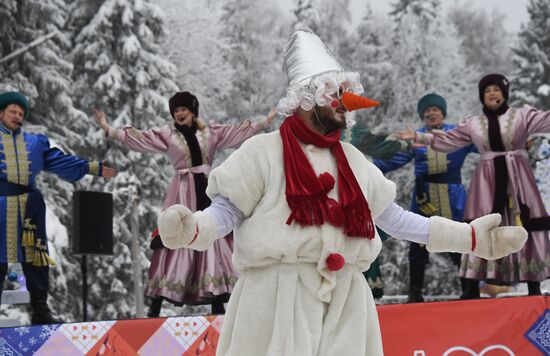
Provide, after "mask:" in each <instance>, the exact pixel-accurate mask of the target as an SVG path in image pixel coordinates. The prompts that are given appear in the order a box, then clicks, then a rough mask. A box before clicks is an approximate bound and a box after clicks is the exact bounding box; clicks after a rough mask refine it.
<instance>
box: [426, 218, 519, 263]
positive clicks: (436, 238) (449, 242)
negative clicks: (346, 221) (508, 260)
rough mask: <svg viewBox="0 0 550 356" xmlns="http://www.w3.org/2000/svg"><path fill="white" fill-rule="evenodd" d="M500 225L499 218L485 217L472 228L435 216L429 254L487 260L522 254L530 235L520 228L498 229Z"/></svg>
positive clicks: (474, 223)
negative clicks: (448, 253)
mask: <svg viewBox="0 0 550 356" xmlns="http://www.w3.org/2000/svg"><path fill="white" fill-rule="evenodd" d="M500 221H501V216H500V214H489V215H485V216H482V217H480V218H477V219H475V220H474V221H472V222H471V223H470V224H466V223H460V222H456V221H452V220H449V219H445V218H442V217H440V216H432V217H431V218H430V240H429V241H428V245H427V246H426V248H427V249H428V251H430V252H460V253H473V254H474V255H476V256H478V257H481V258H484V259H487V260H495V259H498V258H502V257H504V256H507V255H509V254H511V253H514V252H517V251H519V250H520V249H521V248H522V247H523V245H524V244H525V242H526V241H527V231H526V230H525V229H524V228H523V227H520V226H498V225H499V224H500ZM472 229H474V232H475V234H473V233H472ZM473 235H475V238H473V237H472V236H473ZM472 248H474V249H473V251H472Z"/></svg>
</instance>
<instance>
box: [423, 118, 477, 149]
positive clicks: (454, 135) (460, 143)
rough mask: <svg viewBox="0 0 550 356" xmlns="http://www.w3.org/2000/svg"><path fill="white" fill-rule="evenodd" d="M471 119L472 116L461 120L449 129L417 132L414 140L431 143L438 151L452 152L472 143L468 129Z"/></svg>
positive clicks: (424, 143)
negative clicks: (453, 127)
mask: <svg viewBox="0 0 550 356" xmlns="http://www.w3.org/2000/svg"><path fill="white" fill-rule="evenodd" d="M473 119H474V117H469V118H466V119H463V120H461V121H460V122H459V123H458V126H457V127H456V128H455V129H453V130H451V131H446V132H445V131H439V130H437V131H436V130H432V132H431V133H422V132H417V133H416V139H415V142H416V143H420V144H423V145H431V146H432V147H433V149H434V150H436V151H439V152H454V151H456V150H458V149H459V148H462V147H466V146H468V145H469V144H471V143H472V138H471V132H470V130H471V127H472V124H471V120H473Z"/></svg>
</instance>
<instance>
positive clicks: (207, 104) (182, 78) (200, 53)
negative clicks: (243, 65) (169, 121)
mask: <svg viewBox="0 0 550 356" xmlns="http://www.w3.org/2000/svg"><path fill="white" fill-rule="evenodd" d="M161 4H162V7H163V8H166V9H170V11H169V12H167V13H166V17H167V21H166V22H167V28H168V31H169V35H168V36H166V39H165V41H164V43H163V45H162V47H163V51H164V52H165V53H166V54H167V55H168V58H169V59H170V61H171V62H172V63H174V64H175V65H176V68H177V76H176V80H177V82H178V84H179V86H180V87H181V88H182V90H187V91H190V92H191V93H193V94H194V95H196V96H197V98H198V100H199V102H200V116H201V117H202V118H203V119H205V120H206V121H210V120H216V121H219V122H222V121H224V120H225V119H226V117H227V111H226V107H225V106H226V105H231V104H230V103H231V102H232V101H233V98H231V96H230V92H231V90H232V80H233V79H234V78H235V72H234V68H233V67H232V66H231V65H230V63H228V62H227V61H226V60H225V58H226V57H227V56H228V55H229V53H230V52H231V49H232V48H231V47H230V45H229V40H228V37H226V36H225V34H224V28H223V25H222V22H221V16H222V14H223V12H222V7H221V3H219V1H214V2H206V3H203V2H200V3H198V2H196V1H190V0H187V1H178V0H162V2H161Z"/></svg>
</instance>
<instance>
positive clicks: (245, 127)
mask: <svg viewBox="0 0 550 356" xmlns="http://www.w3.org/2000/svg"><path fill="white" fill-rule="evenodd" d="M208 126H209V128H210V132H211V134H212V135H215V136H216V140H215V142H216V149H219V148H232V147H238V146H239V145H241V144H242V143H243V142H244V141H246V140H247V139H249V138H250V137H252V136H254V135H255V134H257V133H258V132H260V131H262V130H264V129H265V127H264V125H263V123H262V121H257V122H254V123H251V122H250V120H246V121H243V123H241V124H240V125H220V124H216V123H210V124H209V125H208Z"/></svg>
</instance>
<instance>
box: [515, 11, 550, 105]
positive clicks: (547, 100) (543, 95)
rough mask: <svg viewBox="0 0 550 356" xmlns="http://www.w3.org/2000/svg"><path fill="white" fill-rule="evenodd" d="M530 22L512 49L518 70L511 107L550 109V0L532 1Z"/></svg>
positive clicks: (523, 26) (522, 30) (516, 70)
mask: <svg viewBox="0 0 550 356" xmlns="http://www.w3.org/2000/svg"><path fill="white" fill-rule="evenodd" d="M527 12H528V13H529V21H528V22H527V23H526V24H524V25H522V27H521V31H520V32H519V43H518V45H517V47H516V48H514V49H513V51H514V53H515V56H514V64H515V67H516V69H515V71H514V74H513V76H512V78H511V81H512V85H511V86H512V90H511V97H512V104H514V105H523V104H529V105H532V106H534V107H537V108H539V109H544V110H548V109H550V21H548V19H549V18H550V1H548V0H530V1H529V5H528V6H527Z"/></svg>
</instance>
